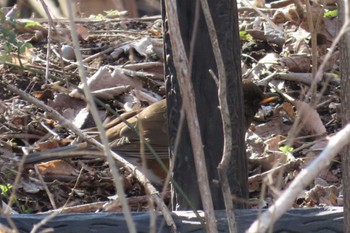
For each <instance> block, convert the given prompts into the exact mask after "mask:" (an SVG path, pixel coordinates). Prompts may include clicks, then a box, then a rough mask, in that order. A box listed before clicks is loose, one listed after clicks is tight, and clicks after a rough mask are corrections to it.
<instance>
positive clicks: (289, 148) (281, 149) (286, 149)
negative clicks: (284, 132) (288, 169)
mask: <svg viewBox="0 0 350 233" xmlns="http://www.w3.org/2000/svg"><path fill="white" fill-rule="evenodd" d="M279 149H280V151H282V152H284V153H287V152H288V153H292V152H293V151H294V148H293V147H290V146H281V147H280V148H279Z"/></svg>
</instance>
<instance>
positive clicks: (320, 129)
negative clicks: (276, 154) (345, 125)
mask: <svg viewBox="0 0 350 233" xmlns="http://www.w3.org/2000/svg"><path fill="white" fill-rule="evenodd" d="M294 105H295V107H296V108H297V111H298V115H299V116H300V120H301V123H302V124H303V127H302V130H303V131H304V132H305V133H311V134H324V133H326V128H325V127H324V125H323V123H322V121H321V118H320V115H319V114H318V112H317V111H316V110H315V109H313V108H312V107H311V106H310V105H308V104H307V103H305V102H302V101H299V100H295V102H294Z"/></svg>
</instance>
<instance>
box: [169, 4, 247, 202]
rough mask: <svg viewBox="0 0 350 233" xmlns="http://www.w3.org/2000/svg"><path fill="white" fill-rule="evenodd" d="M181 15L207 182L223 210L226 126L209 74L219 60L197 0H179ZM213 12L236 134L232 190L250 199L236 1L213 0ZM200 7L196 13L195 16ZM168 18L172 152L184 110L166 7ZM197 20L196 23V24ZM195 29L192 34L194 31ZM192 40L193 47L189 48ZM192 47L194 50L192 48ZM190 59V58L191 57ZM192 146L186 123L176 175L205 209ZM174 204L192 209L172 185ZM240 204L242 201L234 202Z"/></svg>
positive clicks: (190, 194) (231, 171) (186, 190)
mask: <svg viewBox="0 0 350 233" xmlns="http://www.w3.org/2000/svg"><path fill="white" fill-rule="evenodd" d="M176 2H177V6H178V19H179V23H180V28H181V36H182V39H183V43H184V45H185V48H186V50H187V56H188V58H190V55H191V54H190V51H193V54H192V56H193V64H192V79H191V81H192V83H193V87H194V89H195V90H194V91H195V96H196V103H197V111H198V115H199V124H200V130H201V135H202V140H203V143H204V151H205V158H206V165H207V168H208V172H209V174H208V175H209V182H210V186H211V187H210V188H211V191H212V196H213V199H214V200H213V202H214V207H215V209H224V208H225V206H224V201H223V197H222V194H221V190H220V186H219V184H218V183H217V182H216V181H217V180H218V174H217V166H218V164H219V162H220V160H221V156H222V151H223V148H222V147H223V131H222V122H221V115H220V112H219V108H218V105H219V104H218V91H217V86H216V84H215V82H214V80H213V78H212V77H211V75H210V74H209V72H208V70H209V69H212V70H213V71H214V72H215V73H216V74H217V68H216V63H215V59H214V55H213V51H212V46H211V42H210V38H209V35H208V29H207V25H206V23H205V19H204V16H203V13H202V10H201V7H200V5H199V7H198V8H196V1H188V0H177V1H176ZM198 4H200V3H199V2H198ZM209 6H210V9H211V14H212V17H213V20H214V24H215V27H216V31H217V34H218V38H219V46H220V49H221V52H222V54H223V60H224V64H225V71H226V74H227V77H228V81H227V86H228V96H227V98H228V103H229V108H230V109H229V111H230V113H231V121H232V128H233V129H234V130H233V133H232V137H233V142H234V143H233V152H232V159H231V165H232V166H231V169H230V170H229V172H228V176H229V181H230V186H231V190H232V192H233V194H235V195H237V196H238V197H242V198H246V197H247V195H248V191H247V190H248V188H247V161H246V156H245V144H244V135H245V131H244V126H243V122H244V121H243V110H242V109H243V101H242V89H241V71H240V69H241V68H240V40H239V33H238V17H237V5H236V1H235V0H225V1H216V0H209ZM196 9H197V10H198V11H197V12H198V18H196ZM163 19H164V20H165V21H164V45H165V59H166V68H165V73H166V88H167V98H168V100H167V102H168V117H169V137H170V154H171V156H174V151H175V147H174V146H175V145H174V143H175V138H176V135H177V134H178V132H179V128H178V124H179V118H180V109H181V95H180V92H179V87H178V82H177V77H176V72H175V68H174V65H173V61H172V59H171V57H172V53H176V51H172V50H171V44H170V40H169V38H170V36H171V35H169V34H168V33H167V32H168V30H167V23H166V12H165V9H164V7H163ZM196 20H198V24H197V27H194V25H196V24H195V22H196ZM193 32H194V33H193ZM191 40H194V43H193V45H194V47H193V48H191ZM191 49H192V50H191ZM189 60H190V59H189ZM192 154H193V153H192V147H191V142H190V137H189V134H188V129H187V125H186V123H185V125H184V128H183V130H182V131H181V137H180V143H179V146H178V148H177V155H176V160H175V161H176V162H175V164H174V171H173V178H174V179H175V181H176V182H177V183H178V184H179V185H180V187H181V188H182V190H183V191H184V192H185V193H186V195H187V196H188V197H189V199H190V200H191V202H192V204H193V206H194V207H195V208H197V209H201V208H202V204H201V200H200V194H199V191H198V185H197V177H196V172H195V167H194V162H193V155H192ZM173 204H174V208H175V209H190V206H189V204H188V203H187V202H186V200H185V199H184V198H183V196H182V195H181V194H180V192H179V191H178V190H177V189H176V188H173ZM236 206H238V207H240V206H243V204H242V203H236Z"/></svg>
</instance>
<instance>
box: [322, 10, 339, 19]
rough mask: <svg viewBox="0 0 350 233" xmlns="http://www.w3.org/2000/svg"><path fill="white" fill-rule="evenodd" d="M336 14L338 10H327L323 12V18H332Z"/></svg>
mask: <svg viewBox="0 0 350 233" xmlns="http://www.w3.org/2000/svg"><path fill="white" fill-rule="evenodd" d="M337 16H338V10H332V11H327V12H325V13H324V14H323V17H325V18H333V17H337Z"/></svg>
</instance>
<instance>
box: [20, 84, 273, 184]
mask: <svg viewBox="0 0 350 233" xmlns="http://www.w3.org/2000/svg"><path fill="white" fill-rule="evenodd" d="M242 88H243V100H244V103H243V106H244V121H245V122H244V126H245V130H246V131H247V130H248V128H249V126H250V124H251V122H252V121H253V119H254V116H255V114H256V113H257V112H258V110H259V108H260V107H261V105H262V104H266V103H269V102H271V101H274V100H276V99H277V98H278V97H277V96H276V95H269V94H266V93H264V92H263V91H262V90H261V89H260V88H259V87H258V86H257V85H256V84H255V83H253V82H252V81H248V80H243V81H242ZM122 119H124V120H122ZM125 121H127V122H128V124H126V122H125ZM138 132H142V136H143V138H144V139H145V140H146V141H147V142H148V143H149V144H150V145H151V146H152V148H154V151H155V152H156V153H157V156H159V158H160V159H162V160H163V162H165V163H167V165H168V145H169V141H168V126H167V102H166V99H163V100H160V101H158V102H156V103H153V104H151V105H149V106H148V107H146V108H144V109H142V110H141V111H132V112H127V113H124V114H122V115H121V116H119V117H117V118H116V119H114V120H113V121H111V122H110V123H108V124H107V125H106V135H107V138H108V140H109V142H110V146H111V149H112V150H115V151H116V152H118V153H119V154H120V155H122V156H124V157H125V158H127V159H128V160H129V161H130V160H132V161H133V163H134V164H141V159H140V135H139V133H138ZM144 155H145V156H146V158H147V161H148V162H149V163H147V166H148V167H149V166H153V164H154V163H152V161H151V159H150V158H153V159H154V156H153V155H152V154H151V153H149V151H148V150H147V149H146V150H145V151H144ZM48 158H49V157H48V156H47V157H44V156H43V155H41V154H40V153H35V155H32V156H31V155H28V156H27V157H26V159H25V163H34V162H38V161H42V160H49V159H48ZM51 158H55V159H56V158H57V157H51ZM152 173H156V174H150V175H149V176H150V177H151V179H150V180H151V181H152V180H153V182H154V183H159V182H161V180H162V178H164V177H165V175H166V173H165V172H164V171H160V170H157V171H153V172H152ZM146 176H147V175H146ZM157 177H162V178H161V179H158V178H157Z"/></svg>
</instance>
